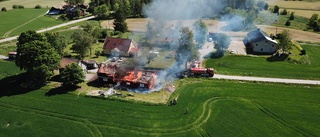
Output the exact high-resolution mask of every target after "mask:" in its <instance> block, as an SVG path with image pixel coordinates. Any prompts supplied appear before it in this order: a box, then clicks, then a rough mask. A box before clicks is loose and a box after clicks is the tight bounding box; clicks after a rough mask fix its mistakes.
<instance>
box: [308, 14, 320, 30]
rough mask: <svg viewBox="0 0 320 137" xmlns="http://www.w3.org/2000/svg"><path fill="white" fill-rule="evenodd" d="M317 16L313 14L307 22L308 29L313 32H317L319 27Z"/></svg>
mask: <svg viewBox="0 0 320 137" xmlns="http://www.w3.org/2000/svg"><path fill="white" fill-rule="evenodd" d="M318 17H319V15H318V14H313V15H312V16H311V18H310V19H309V22H308V26H309V28H312V29H314V30H315V31H317V30H318V29H319V27H320V22H319V21H320V18H319V19H318Z"/></svg>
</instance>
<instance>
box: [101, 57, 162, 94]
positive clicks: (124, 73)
mask: <svg viewBox="0 0 320 137" xmlns="http://www.w3.org/2000/svg"><path fill="white" fill-rule="evenodd" d="M97 73H98V77H99V81H100V82H104V83H108V84H117V85H118V86H122V87H129V88H145V89H149V90H150V89H153V87H154V84H155V82H156V77H157V76H156V72H154V71H148V70H137V69H130V68H120V67H119V64H118V63H109V64H103V63H102V64H100V67H99V69H98V72H97Z"/></svg>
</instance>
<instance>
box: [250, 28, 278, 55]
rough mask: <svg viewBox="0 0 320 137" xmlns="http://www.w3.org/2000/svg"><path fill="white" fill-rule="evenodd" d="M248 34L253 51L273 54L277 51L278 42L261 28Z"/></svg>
mask: <svg viewBox="0 0 320 137" xmlns="http://www.w3.org/2000/svg"><path fill="white" fill-rule="evenodd" d="M247 36H248V42H249V44H250V45H251V46H252V50H253V52H257V53H270V54H272V53H275V52H276V51H277V47H278V42H277V41H275V40H273V39H272V38H270V37H269V36H268V35H267V34H265V33H264V32H262V31H261V30H260V29H256V30H254V31H251V32H249V33H248V34H247Z"/></svg>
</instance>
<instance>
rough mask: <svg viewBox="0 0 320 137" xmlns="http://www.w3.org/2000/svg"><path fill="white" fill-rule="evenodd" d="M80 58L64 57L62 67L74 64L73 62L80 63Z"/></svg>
mask: <svg viewBox="0 0 320 137" xmlns="http://www.w3.org/2000/svg"><path fill="white" fill-rule="evenodd" d="M78 62H79V60H78V59H74V58H62V59H61V62H60V67H61V68H66V66H67V65H69V64H72V63H78Z"/></svg>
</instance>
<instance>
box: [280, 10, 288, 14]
mask: <svg viewBox="0 0 320 137" xmlns="http://www.w3.org/2000/svg"><path fill="white" fill-rule="evenodd" d="M280 14H281V15H288V11H287V9H283V10H282V12H281V13H280Z"/></svg>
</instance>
